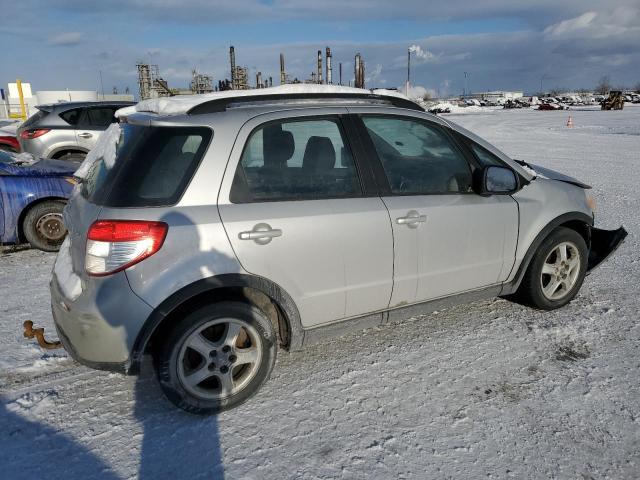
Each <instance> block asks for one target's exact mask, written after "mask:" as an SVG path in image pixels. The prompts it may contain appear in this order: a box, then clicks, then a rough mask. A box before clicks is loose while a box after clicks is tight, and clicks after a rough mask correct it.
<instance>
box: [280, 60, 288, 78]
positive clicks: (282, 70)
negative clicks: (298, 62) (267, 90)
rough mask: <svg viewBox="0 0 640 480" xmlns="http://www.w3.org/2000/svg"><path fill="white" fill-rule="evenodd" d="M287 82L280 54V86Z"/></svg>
mask: <svg viewBox="0 0 640 480" xmlns="http://www.w3.org/2000/svg"><path fill="white" fill-rule="evenodd" d="M286 81H287V77H286V75H285V73H284V55H283V54H282V53H281V54H280V85H284V84H285V82H286Z"/></svg>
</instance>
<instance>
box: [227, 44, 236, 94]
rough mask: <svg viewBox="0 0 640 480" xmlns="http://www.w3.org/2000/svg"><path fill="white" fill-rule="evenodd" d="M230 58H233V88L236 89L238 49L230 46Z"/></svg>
mask: <svg viewBox="0 0 640 480" xmlns="http://www.w3.org/2000/svg"><path fill="white" fill-rule="evenodd" d="M229 59H230V60H231V89H232V90H235V89H236V88H237V85H236V84H237V82H236V51H235V49H234V48H233V45H232V46H231V48H229Z"/></svg>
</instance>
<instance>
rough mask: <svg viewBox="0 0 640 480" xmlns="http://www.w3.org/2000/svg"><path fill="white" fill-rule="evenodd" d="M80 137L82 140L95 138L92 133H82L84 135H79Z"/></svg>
mask: <svg viewBox="0 0 640 480" xmlns="http://www.w3.org/2000/svg"><path fill="white" fill-rule="evenodd" d="M78 136H79V137H80V138H91V137H93V135H92V134H91V133H89V132H82V133H79V134H78Z"/></svg>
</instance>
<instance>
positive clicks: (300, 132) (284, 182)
mask: <svg viewBox="0 0 640 480" xmlns="http://www.w3.org/2000/svg"><path fill="white" fill-rule="evenodd" d="M361 193H362V190H361V187H360V182H359V180H358V175H357V172H356V168H355V165H354V161H353V157H352V155H351V152H350V150H349V148H348V146H347V143H346V142H345V139H344V135H343V133H342V129H341V128H340V124H339V123H338V120H337V119H334V118H327V119H313V120H285V121H282V122H271V123H268V124H266V125H264V126H262V127H260V128H258V129H257V130H255V131H254V132H253V133H252V134H251V136H250V137H249V140H248V141H247V144H246V145H245V149H244V152H243V154H242V158H241V159H240V162H239V164H238V168H237V170H236V174H235V177H234V181H233V185H232V188H231V195H230V198H231V201H232V202H233V203H246V202H260V201H276V200H315V199H322V198H340V197H353V196H358V195H360V194H361Z"/></svg>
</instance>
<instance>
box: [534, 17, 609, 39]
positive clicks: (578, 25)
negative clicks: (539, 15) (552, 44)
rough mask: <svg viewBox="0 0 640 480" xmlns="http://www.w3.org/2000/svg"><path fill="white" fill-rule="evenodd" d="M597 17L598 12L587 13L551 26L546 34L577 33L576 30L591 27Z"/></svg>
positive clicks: (545, 31)
mask: <svg viewBox="0 0 640 480" xmlns="http://www.w3.org/2000/svg"><path fill="white" fill-rule="evenodd" d="M597 16H598V14H597V13H596V12H586V13H583V14H582V15H580V16H577V17H575V18H571V19H569V20H563V21H561V22H558V23H555V24H553V25H549V26H548V27H547V28H545V30H544V33H547V34H550V35H565V34H567V33H571V32H575V31H576V30H582V29H585V28H587V27H588V26H589V25H591V23H592V22H593V21H594V20H595V18H596V17H597Z"/></svg>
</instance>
